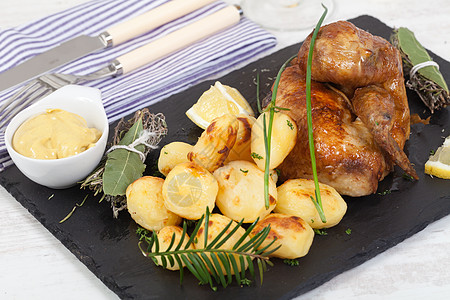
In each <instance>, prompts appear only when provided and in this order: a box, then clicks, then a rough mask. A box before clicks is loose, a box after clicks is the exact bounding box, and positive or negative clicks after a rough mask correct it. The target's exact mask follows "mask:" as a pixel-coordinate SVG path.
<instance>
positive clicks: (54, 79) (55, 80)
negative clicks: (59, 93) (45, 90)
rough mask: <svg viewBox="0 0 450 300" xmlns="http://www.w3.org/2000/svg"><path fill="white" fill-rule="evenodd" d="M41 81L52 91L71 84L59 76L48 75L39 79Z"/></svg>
mask: <svg viewBox="0 0 450 300" xmlns="http://www.w3.org/2000/svg"><path fill="white" fill-rule="evenodd" d="M39 80H41V81H42V82H44V83H45V84H46V85H48V86H50V87H51V88H52V89H54V90H57V89H59V88H61V87H63V86H65V85H68V84H70V83H71V81H69V80H65V79H64V78H62V77H61V76H59V74H56V73H55V74H46V75H43V76H41V77H39Z"/></svg>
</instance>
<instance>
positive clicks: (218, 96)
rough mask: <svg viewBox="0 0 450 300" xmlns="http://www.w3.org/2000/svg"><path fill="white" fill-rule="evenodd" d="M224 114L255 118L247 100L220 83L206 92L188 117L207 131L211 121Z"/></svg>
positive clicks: (233, 89) (188, 113)
mask: <svg viewBox="0 0 450 300" xmlns="http://www.w3.org/2000/svg"><path fill="white" fill-rule="evenodd" d="M224 114H232V115H238V114H246V115H250V116H254V112H253V110H252V108H251V106H250V105H249V104H248V102H247V100H245V98H244V97H243V96H242V95H241V93H239V91H238V90H236V89H235V88H232V87H229V86H227V85H222V84H221V83H220V82H219V81H216V83H215V84H214V85H213V86H211V87H210V88H209V90H207V91H206V92H204V93H203V94H202V95H201V96H200V98H199V99H198V101H197V103H195V104H194V105H193V106H192V107H191V108H190V109H189V110H188V111H187V112H186V115H187V116H188V118H189V119H191V121H192V122H194V123H195V124H196V125H197V126H199V127H201V128H203V129H206V127H208V125H209V124H210V123H211V121H212V120H213V119H215V118H217V117H220V116H222V115H224Z"/></svg>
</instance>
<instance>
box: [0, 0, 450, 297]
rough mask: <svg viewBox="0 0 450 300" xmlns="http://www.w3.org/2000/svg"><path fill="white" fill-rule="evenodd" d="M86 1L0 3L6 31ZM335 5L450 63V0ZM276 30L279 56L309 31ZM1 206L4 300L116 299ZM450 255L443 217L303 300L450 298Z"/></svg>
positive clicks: (5, 201) (13, 205) (449, 228)
mask: <svg viewBox="0 0 450 300" xmlns="http://www.w3.org/2000/svg"><path fill="white" fill-rule="evenodd" d="M261 1H263V0H261ZM83 2H85V0H40V1H35V0H14V1H7V0H1V4H0V8H1V9H0V27H1V28H6V27H13V26H16V25H20V24H23V23H26V22H28V21H32V20H34V19H37V18H40V17H44V16H46V15H49V14H51V13H54V12H57V11H60V10H63V9H66V8H69V7H71V6H74V5H77V4H79V3H83ZM227 2H230V3H239V2H240V1H227ZM335 2H336V5H335V10H334V12H333V13H332V15H331V16H330V19H329V20H328V21H334V20H338V19H349V18H353V17H357V16H359V15H363V14H368V15H371V16H374V17H376V18H378V19H380V20H381V21H382V22H384V23H386V24H387V25H389V26H391V27H400V26H406V27H408V28H409V29H411V30H412V31H414V32H415V34H416V37H417V38H418V39H419V40H420V41H421V42H422V44H423V45H424V46H425V47H427V48H428V49H431V50H432V51H433V52H435V53H436V54H438V55H439V56H441V57H443V58H444V59H446V60H450V17H449V16H450V2H449V1H448V0H431V1H423V0H397V1H390V0H389V1H387V0H365V1H358V0H335ZM273 33H274V34H275V35H276V36H277V38H278V40H279V44H278V46H277V48H276V49H274V51H275V50H278V49H281V48H284V47H286V46H288V45H290V44H293V43H297V42H299V41H301V40H303V39H304V38H305V36H306V35H307V34H308V33H309V30H308V31H300V32H273ZM447 80H449V79H448V78H447ZM447 134H448V133H447ZM419 171H420V170H419ZM449 193H450V181H449ZM424 200H425V199H424ZM0 205H1V206H0V298H1V299H29V298H33V299H54V298H62V299H117V296H116V295H115V294H114V293H113V292H111V291H110V290H109V289H108V288H107V287H106V286H105V285H103V283H102V282H101V281H100V280H99V279H97V278H96V277H95V276H94V275H93V274H92V273H91V272H90V271H89V270H88V269H87V268H86V267H85V266H84V265H83V264H82V263H81V262H79V261H78V260H77V259H76V257H75V256H74V255H72V253H70V252H69V250H67V249H66V248H65V247H64V246H63V245H62V244H61V243H60V242H59V241H58V240H57V239H56V238H55V237H53V235H51V234H50V233H49V232H48V231H47V230H46V229H45V228H44V227H43V226H42V225H41V224H40V223H39V222H38V221H36V220H35V219H34V217H33V216H31V215H30V214H29V213H28V211H27V210H26V209H24V208H23V207H22V206H21V205H20V204H19V203H18V202H17V201H16V200H15V199H14V198H13V197H12V196H11V195H9V194H8V192H6V191H5V189H4V188H3V187H0ZM449 257H450V217H445V218H443V219H441V220H439V221H437V222H435V223H433V224H431V225H430V226H428V227H427V228H426V229H424V230H423V231H421V232H419V233H418V234H416V235H414V236H413V237H411V238H409V239H407V240H406V241H404V242H402V243H400V244H399V245H397V246H396V247H393V248H391V249H389V250H388V251H386V252H384V253H382V254H380V255H378V256H377V257H375V258H373V259H371V260H370V261H368V262H366V263H364V264H363V265H361V266H359V267H357V268H354V269H352V270H350V271H347V272H345V273H343V274H341V275H339V276H337V277H335V278H334V279H332V280H331V281H329V282H327V283H325V284H324V285H322V286H321V287H319V288H317V289H315V290H313V291H311V292H309V293H307V294H305V295H303V296H300V297H299V298H298V299H315V300H321V299H349V300H350V299H429V298H431V297H433V298H436V299H450V259H449Z"/></svg>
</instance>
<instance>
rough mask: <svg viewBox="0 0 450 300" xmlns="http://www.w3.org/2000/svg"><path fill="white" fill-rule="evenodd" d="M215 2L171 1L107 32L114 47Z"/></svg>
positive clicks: (202, 0) (212, 0)
mask: <svg viewBox="0 0 450 300" xmlns="http://www.w3.org/2000/svg"><path fill="white" fill-rule="evenodd" d="M214 1H215V0H172V1H169V2H167V3H165V4H162V5H160V6H158V7H156V8H154V9H151V10H149V11H148V12H146V13H144V14H142V15H139V16H137V17H135V18H132V19H130V20H128V21H125V22H123V23H119V24H117V25H114V26H112V27H111V28H109V29H108V30H107V33H108V34H109V35H110V36H111V40H112V45H113V46H116V45H119V44H121V43H123V42H126V41H128V40H131V39H132V38H135V37H137V36H140V35H142V34H144V33H146V32H149V31H150V30H152V29H155V28H157V27H159V26H161V25H164V24H166V23H168V22H170V21H172V20H175V19H177V18H179V17H182V16H184V15H186V14H188V13H190V12H193V11H195V10H197V9H199V8H201V7H203V6H205V5H207V4H210V3H212V2H214Z"/></svg>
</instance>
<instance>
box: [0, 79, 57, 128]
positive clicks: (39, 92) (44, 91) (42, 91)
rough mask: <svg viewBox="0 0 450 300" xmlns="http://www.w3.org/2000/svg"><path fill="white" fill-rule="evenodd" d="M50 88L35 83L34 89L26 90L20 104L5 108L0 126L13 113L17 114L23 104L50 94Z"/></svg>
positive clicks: (13, 114)
mask: <svg viewBox="0 0 450 300" xmlns="http://www.w3.org/2000/svg"><path fill="white" fill-rule="evenodd" d="M51 92H52V90H50V89H48V88H46V87H45V86H43V85H37V88H35V89H34V90H28V92H27V93H26V94H25V95H24V97H23V98H22V99H24V100H25V101H23V102H22V103H21V104H20V105H14V106H10V107H9V108H8V110H6V111H5V112H4V113H3V115H2V116H1V117H0V121H1V123H0V128H2V127H3V126H4V125H6V124H7V123H8V122H9V121H10V120H11V119H12V118H13V117H14V116H15V115H17V114H18V113H19V112H20V111H21V110H22V109H23V108H24V107H25V106H27V105H28V104H30V103H31V102H33V101H34V100H36V99H38V98H40V97H45V96H47V95H48V94H50V93H51Z"/></svg>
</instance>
